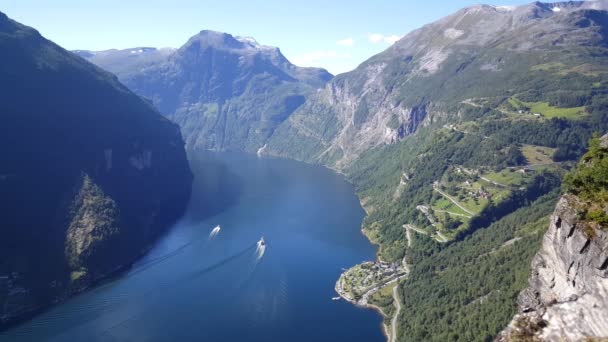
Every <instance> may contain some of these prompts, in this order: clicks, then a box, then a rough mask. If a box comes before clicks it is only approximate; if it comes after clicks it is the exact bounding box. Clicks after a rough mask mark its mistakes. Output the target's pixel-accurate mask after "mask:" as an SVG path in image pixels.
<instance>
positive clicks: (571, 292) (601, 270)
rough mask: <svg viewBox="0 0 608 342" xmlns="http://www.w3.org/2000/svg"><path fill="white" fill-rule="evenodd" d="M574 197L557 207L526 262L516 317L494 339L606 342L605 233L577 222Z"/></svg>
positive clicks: (607, 277) (607, 261) (607, 251)
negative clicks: (528, 271) (601, 341)
mask: <svg viewBox="0 0 608 342" xmlns="http://www.w3.org/2000/svg"><path fill="white" fill-rule="evenodd" d="M579 206H580V203H579V201H578V199H577V198H576V197H575V196H564V197H563V198H562V199H561V200H560V201H559V203H558V205H557V207H556V209H555V212H554V214H553V216H552V217H551V224H550V226H549V230H548V231H547V233H546V234H545V237H544V240H543V244H542V247H541V249H540V251H539V252H538V254H537V255H536V256H535V257H534V260H533V262H532V275H531V276H530V280H529V282H530V286H529V287H528V288H527V289H525V290H524V291H523V292H522V293H521V294H520V296H519V300H518V303H519V309H520V311H521V313H520V314H518V315H517V316H515V318H514V319H513V322H512V323H511V324H510V327H509V328H508V331H507V332H505V333H504V334H503V335H502V336H501V337H500V338H499V340H502V341H507V340H508V341H511V340H512V341H517V340H520V339H523V340H526V339H527V338H529V339H532V338H537V339H538V340H541V341H559V340H563V341H581V340H584V339H585V338H591V337H603V338H608V314H607V313H608V270H607V266H608V232H606V231H605V230H602V229H601V228H600V227H599V226H598V225H597V224H593V223H589V222H585V221H584V220H580V219H579V215H578V210H577V209H576V208H577V207H579Z"/></svg>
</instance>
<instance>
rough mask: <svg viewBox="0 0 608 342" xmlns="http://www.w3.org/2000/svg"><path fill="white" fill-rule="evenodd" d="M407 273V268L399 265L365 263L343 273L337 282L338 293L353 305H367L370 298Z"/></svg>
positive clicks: (379, 262)
mask: <svg viewBox="0 0 608 342" xmlns="http://www.w3.org/2000/svg"><path fill="white" fill-rule="evenodd" d="M407 273H408V271H407V269H406V266H405V265H401V264H399V263H387V262H381V261H378V262H371V261H369V262H365V263H362V264H359V265H357V266H355V267H352V268H350V269H348V270H347V271H345V272H344V273H342V275H341V276H340V279H338V281H337V282H336V292H338V294H339V295H340V297H342V298H344V299H346V300H347V301H349V302H351V303H354V304H357V305H367V304H368V302H369V298H370V296H372V295H373V294H374V293H376V292H377V291H378V290H380V289H381V288H382V287H384V286H387V285H389V284H392V283H394V282H396V281H398V280H399V279H401V278H403V277H405V276H406V275H407Z"/></svg>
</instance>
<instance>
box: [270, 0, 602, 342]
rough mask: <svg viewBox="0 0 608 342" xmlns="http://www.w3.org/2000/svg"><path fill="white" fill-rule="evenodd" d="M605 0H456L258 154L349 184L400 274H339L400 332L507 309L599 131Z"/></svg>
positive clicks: (469, 323)
mask: <svg viewBox="0 0 608 342" xmlns="http://www.w3.org/2000/svg"><path fill="white" fill-rule="evenodd" d="M606 9H608V2H606V1H589V2H559V3H550V4H549V3H540V2H535V3H532V4H528V5H523V6H517V7H504V6H503V7H495V6H487V5H479V6H473V7H469V8H465V9H463V10H460V11H458V12H456V13H454V14H452V15H450V16H448V17H446V18H443V19H441V20H439V21H437V22H434V23H431V24H429V25H426V26H424V27H422V28H420V29H417V30H415V31H413V32H411V33H410V34H408V35H406V36H405V37H403V38H402V39H401V40H399V41H398V42H396V43H395V44H394V45H393V46H391V47H390V48H389V49H387V50H386V51H384V52H382V53H380V54H378V55H376V56H373V57H372V58H370V59H369V60H367V61H365V62H364V63H362V64H361V65H360V66H359V67H358V68H357V69H355V70H354V71H352V72H349V73H345V74H341V75H338V76H336V77H335V78H334V79H332V80H331V81H329V82H328V83H327V85H326V86H325V87H324V88H323V90H321V91H318V92H316V93H315V94H313V95H312V96H310V97H309V99H308V100H307V101H306V102H305V103H304V104H303V105H302V106H301V107H300V108H298V109H297V110H296V111H295V112H294V113H293V114H292V115H290V116H289V118H288V119H287V120H285V122H283V123H282V124H281V125H280V126H279V127H278V128H277V129H276V130H275V133H274V134H273V135H272V136H271V137H270V140H269V142H268V144H267V148H266V149H264V154H267V155H273V156H281V157H289V158H295V159H299V160H303V161H307V162H311V163H318V164H323V165H326V166H328V167H331V168H333V169H335V170H338V171H339V172H341V173H343V174H344V175H345V176H346V177H347V178H348V179H349V180H350V181H351V182H352V183H353V184H354V186H355V188H356V191H357V193H358V196H359V197H360V199H361V203H362V206H363V208H364V209H365V211H366V213H367V216H366V218H365V220H364V222H363V232H364V233H365V234H366V235H367V236H368V237H369V238H370V240H371V241H372V242H373V243H375V244H377V245H378V246H379V252H378V257H379V259H380V261H383V262H389V263H391V264H393V265H399V271H403V272H408V276H407V279H406V280H403V281H401V282H399V284H398V285H397V286H396V287H395V282H394V281H393V282H391V281H389V280H390V278H387V279H386V282H385V281H383V280H380V281H377V282H376V283H375V284H374V285H378V286H379V287H381V288H382V286H384V287H386V288H387V290H385V291H378V292H372V293H369V292H365V291H366V289H365V288H363V289H360V292H359V290H357V289H356V284H357V280H356V277H358V276H361V275H362V277H365V276H374V275H373V274H371V273H369V274H368V273H366V271H365V269H366V268H365V267H363V266H364V265H363V266H356V267H354V268H353V270H354V271H346V273H345V276H343V277H342V278H341V279H342V281H343V283H341V284H340V285H341V288H348V289H350V291H351V292H350V293H348V294H347V295H348V297H349V298H355V299H357V298H361V300H363V301H365V302H367V303H370V304H372V305H375V306H376V307H379V308H380V309H381V312H383V313H384V314H385V321H384V322H385V323H384V324H385V326H386V330H385V331H387V332H393V331H394V334H395V335H396V336H394V337H395V338H397V339H398V340H415V341H417V340H420V341H423V340H424V341H446V340H466V341H484V340H485V341H487V340H491V339H493V338H494V337H496V336H497V334H499V332H500V331H501V330H502V329H503V328H504V327H505V326H506V325H507V324H508V322H509V321H510V320H511V319H512V317H513V315H514V314H515V313H516V312H517V309H518V307H517V301H516V297H517V295H518V293H519V292H520V291H521V290H523V289H524V288H525V287H526V286H528V284H527V278H528V276H529V274H530V264H531V261H532V259H533V257H534V254H535V253H536V251H538V250H539V248H540V247H541V244H542V237H543V234H544V232H545V231H546V229H547V227H548V226H549V216H550V215H551V212H552V210H553V208H555V204H556V202H557V201H558V199H559V184H560V182H561V179H562V177H563V175H564V174H565V173H566V172H567V171H568V170H569V169H570V168H571V167H572V165H573V164H574V162H575V161H576V160H578V159H579V158H580V157H581V156H582V155H583V154H584V153H585V151H586V149H587V142H588V141H589V139H590V138H591V136H592V134H593V133H594V132H605V131H607V130H608V87H607V86H608V83H607V82H608V44H607V42H608V12H607V11H606ZM344 279H346V280H344ZM348 279H355V280H351V281H352V282H353V283H352V284H349V283H348V281H349V280H348ZM362 280H363V279H361V281H362ZM344 282H346V283H344ZM371 287H372V288H375V287H374V286H371ZM393 287H395V288H394V289H393V291H390V290H391V289H392V288H393ZM353 288H355V290H352V289H353ZM396 301H398V302H399V305H396V304H395V302H396ZM393 326H395V327H394V328H393Z"/></svg>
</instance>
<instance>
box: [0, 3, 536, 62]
mask: <svg viewBox="0 0 608 342" xmlns="http://www.w3.org/2000/svg"><path fill="white" fill-rule="evenodd" d="M528 2H531V0H487V1H485V2H484V3H487V4H493V5H517V4H524V3H528ZM476 3H479V0H477V1H475V0H390V1H389V0H337V1H332V0H304V1H302V0H300V1H289V0H216V1H208V0H172V1H169V0H164V1H161V0H52V1H51V0H14V1H6V2H4V4H2V5H1V7H0V11H2V12H4V13H6V14H7V15H8V16H9V17H11V18H13V19H15V20H17V21H20V22H22V23H24V24H26V25H29V26H33V27H35V28H36V29H38V30H39V31H40V32H41V33H42V34H43V35H44V36H46V37H47V38H49V39H51V40H53V41H54V42H56V43H58V44H59V45H61V46H63V47H65V48H67V49H71V50H73V49H88V50H103V49H110V48H130V47H136V46H153V47H179V46H181V45H182V44H183V43H184V42H186V40H188V38H189V37H191V36H192V35H194V34H196V33H197V32H199V31H200V30H202V29H211V30H217V31H223V32H228V33H231V34H234V35H244V36H252V37H254V38H256V39H257V40H258V42H260V43H261V44H265V45H272V46H278V47H280V48H281V50H282V51H283V53H284V54H285V55H286V56H287V58H289V59H290V60H291V61H292V62H294V63H296V64H298V65H304V66H320V67H324V68H327V69H328V70H329V71H331V72H332V73H339V72H344V71H348V70H350V69H353V68H354V67H356V66H357V65H358V64H359V63H361V62H363V61H364V60H365V59H367V58H369V57H370V56H372V55H374V54H376V53H378V52H380V51H382V50H384V49H386V48H387V47H388V46H389V45H390V44H391V41H393V40H394V39H395V38H396V37H400V36H403V35H405V34H407V33H408V32H409V31H411V30H413V29H415V28H417V27H420V26H422V25H424V24H427V23H430V22H432V21H434V20H437V19H439V18H441V17H443V16H446V15H448V14H450V13H452V12H454V11H456V10H458V9H460V8H462V7H466V6H470V5H474V4H476Z"/></svg>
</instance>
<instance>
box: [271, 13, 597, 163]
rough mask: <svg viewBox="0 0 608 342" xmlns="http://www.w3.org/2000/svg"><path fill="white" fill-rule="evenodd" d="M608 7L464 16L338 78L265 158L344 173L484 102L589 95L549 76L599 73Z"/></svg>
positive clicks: (280, 134)
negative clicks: (369, 155)
mask: <svg viewBox="0 0 608 342" xmlns="http://www.w3.org/2000/svg"><path fill="white" fill-rule="evenodd" d="M606 8H608V2H606V1H593V2H591V1H589V2H559V3H551V4H550V3H540V2H535V3H532V4H529V5H525V6H517V7H515V6H513V7H509V6H498V7H496V6H488V5H479V6H473V7H469V8H465V9H463V10H460V11H458V12H456V13H454V14H452V15H450V16H448V17H446V18H443V19H441V20H439V21H436V22H434V23H431V24H429V25H426V26H424V27H421V28H420V29H417V30H414V31H412V32H411V33H409V34H408V35H406V36H405V37H403V38H402V39H401V40H399V41H398V42H396V43H395V44H394V45H393V46H391V47H390V48H389V49H387V50H385V51H384V52H382V53H380V54H378V55H376V56H374V57H372V58H370V59H369V60H367V61H365V62H364V63H362V64H361V65H360V66H359V67H358V68H357V69H355V70H354V71H352V72H349V73H346V74H342V75H338V76H336V77H335V78H334V79H333V80H332V81H330V82H329V83H328V84H327V85H326V86H325V88H324V89H323V90H322V91H320V92H317V93H316V94H315V95H314V96H312V97H311V98H310V99H309V100H308V101H307V102H306V103H305V104H304V105H303V106H302V107H301V108H299V109H298V110H297V111H296V112H295V113H294V114H293V115H291V116H290V117H289V118H288V119H287V120H286V121H285V122H284V123H283V124H281V126H279V128H278V129H277V131H276V133H275V134H274V135H273V136H272V137H271V139H270V141H269V144H268V149H267V151H266V152H267V153H269V154H276V155H282V156H291V157H296V158H298V159H303V160H307V161H312V162H317V163H323V164H328V165H331V166H335V167H337V168H338V169H344V168H345V167H347V166H349V165H351V164H352V163H353V162H354V161H356V160H357V159H358V158H359V157H360V156H361V155H362V154H364V153H365V152H366V151H368V150H370V149H373V148H376V147H382V146H385V145H390V144H394V143H396V142H399V141H401V140H403V139H404V138H405V137H407V136H410V135H411V134H412V133H414V132H416V131H417V129H418V128H419V127H420V126H428V125H430V124H432V123H437V122H443V123H445V122H454V121H458V120H460V119H461V118H462V116H461V107H463V106H475V105H479V104H480V102H479V101H480V100H481V101H482V102H483V101H487V100H489V101H490V102H493V103H494V104H493V105H492V107H495V106H496V103H500V102H501V101H503V100H504V98H505V97H509V96H517V97H518V98H527V99H530V101H531V102H537V101H546V100H547V99H548V98H549V97H551V96H561V95H559V94H563V93H564V90H565V89H570V90H571V91H572V92H571V94H572V95H574V94H577V93H579V92H581V91H584V89H583V88H578V86H577V85H575V84H574V83H569V84H568V85H565V84H560V82H559V81H550V80H553V79H556V78H562V77H564V76H566V75H568V74H570V75H568V76H573V75H574V74H577V73H578V74H580V75H583V74H586V75H588V76H589V75H591V73H589V72H587V71H583V69H587V68H591V69H595V68H598V67H599V66H598V65H597V62H598V61H599V60H598V59H595V58H591V59H590V58H589V57H590V56H591V55H590V54H589V52H590V51H591V50H596V49H601V48H603V47H605V46H606V38H605V33H606V31H605V29H604V27H605V24H606V23H607V22H608V19H607V18H608V17H607V14H606V12H605V11H603V10H604V9H606ZM603 63H604V62H601V64H603ZM566 65H569V66H568V67H565V66H566ZM592 65H593V66H592ZM589 70H590V69H589ZM594 74H595V75H597V74H596V73H594ZM543 97H544V98H543ZM501 98H502V99H501ZM495 101H497V102H495Z"/></svg>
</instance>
